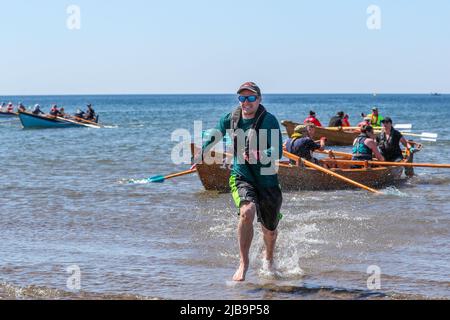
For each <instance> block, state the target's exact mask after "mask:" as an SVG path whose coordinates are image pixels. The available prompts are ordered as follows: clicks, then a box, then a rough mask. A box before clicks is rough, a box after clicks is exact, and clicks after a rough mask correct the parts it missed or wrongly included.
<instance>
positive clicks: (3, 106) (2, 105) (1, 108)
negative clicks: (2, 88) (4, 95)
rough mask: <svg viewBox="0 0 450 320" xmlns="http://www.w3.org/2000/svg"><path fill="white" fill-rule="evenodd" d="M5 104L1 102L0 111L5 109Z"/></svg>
mask: <svg viewBox="0 0 450 320" xmlns="http://www.w3.org/2000/svg"><path fill="white" fill-rule="evenodd" d="M5 106H6V103H4V102H2V104H1V105H0V111H3V108H5Z"/></svg>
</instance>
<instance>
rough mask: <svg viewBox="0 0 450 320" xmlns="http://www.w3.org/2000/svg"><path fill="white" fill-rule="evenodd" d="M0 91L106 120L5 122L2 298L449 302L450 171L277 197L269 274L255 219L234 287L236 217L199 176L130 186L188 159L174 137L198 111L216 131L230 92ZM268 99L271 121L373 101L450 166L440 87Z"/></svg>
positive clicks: (356, 115)
mask: <svg viewBox="0 0 450 320" xmlns="http://www.w3.org/2000/svg"><path fill="white" fill-rule="evenodd" d="M0 100H3V101H5V102H9V101H12V102H14V103H17V102H22V103H24V104H25V105H27V106H32V105H34V104H35V103H39V104H41V106H44V109H45V110H46V111H49V107H50V105H51V104H53V103H57V104H58V105H60V106H64V107H65V110H66V112H74V111H75V110H76V109H77V108H85V105H86V103H92V104H93V106H94V108H95V110H96V111H97V112H98V113H99V114H100V122H102V123H103V124H105V125H107V127H106V128H103V129H85V128H77V129H45V130H24V129H22V127H21V125H20V122H19V120H18V119H0V136H1V137H2V141H1V144H0V160H1V165H2V174H1V175H0V195H1V197H0V199H1V200H0V219H1V222H0V299H2V298H3V299H22V298H23V299H38V298H46V299H77V298H88V299H90V298H92V299H96V298H100V299H102V298H104V299H107V298H113V299H133V298H136V299H147V298H156V299H371V298H374V299H379V298H382V299H383V298H387V299H390V298H400V299H410V298H446V299H449V298H450V293H449V292H450V290H449V288H450V263H449V262H450V260H449V259H450V258H449V257H450V200H449V194H450V170H446V169H416V173H417V176H416V177H414V178H413V179H411V180H409V181H408V182H407V183H405V184H402V185H400V186H397V187H389V188H387V189H384V190H383V191H384V193H385V194H384V195H382V196H374V195H372V194H368V193H367V192H365V191H358V190H356V191H355V190H353V191H351V190H346V191H331V192H286V193H285V194H284V203H283V208H282V211H283V214H284V219H283V220H282V222H281V223H280V229H279V231H280V235H279V242H278V246H277V253H276V260H277V265H278V269H279V273H278V275H277V276H276V277H273V276H267V275H266V274H265V273H264V272H262V271H261V265H262V263H261V255H262V249H263V243H262V240H261V233H260V230H259V228H256V229H255V230H256V233H255V238H254V243H253V245H252V248H251V252H252V255H251V267H250V271H249V274H248V281H246V282H245V283H242V284H233V283H232V282H230V280H231V276H232V275H233V273H234V271H235V268H236V267H237V265H238V261H239V256H238V248H237V239H236V226H237V222H238V220H237V216H236V210H235V209H234V208H233V204H232V200H231V197H230V195H229V194H216V193H211V192H206V191H204V189H203V187H202V185H201V183H200V181H199V179H198V177H197V175H196V174H194V175H189V176H185V177H180V178H177V179H174V180H170V181H166V182H165V183H163V184H126V183H124V181H127V180H128V179H142V178H146V177H149V176H153V175H158V174H168V173H172V172H177V171H181V170H186V169H188V166H187V165H174V164H173V163H172V162H171V160H170V159H171V150H172V148H173V147H174V145H175V144H176V142H172V141H171V133H172V132H173V131H174V130H176V129H180V128H184V129H187V130H190V131H192V128H193V123H194V121H195V120H201V121H203V124H204V127H205V128H207V127H212V126H214V125H215V124H216V122H217V120H218V119H219V117H220V116H221V115H222V114H224V113H225V112H229V111H231V110H232V109H233V107H234V106H235V105H236V104H237V103H236V97H235V96H234V95H129V96H122V95H114V96H35V97H34V96H21V97H0ZM263 104H264V105H265V106H266V108H267V109H268V110H269V111H270V112H272V113H273V114H274V115H275V116H276V117H277V118H278V119H279V120H280V121H281V120H284V119H289V120H294V121H303V119H304V118H305V117H306V116H307V115H308V112H309V110H311V109H313V110H315V111H316V113H317V115H318V118H319V119H320V120H321V121H322V123H324V124H326V123H328V121H329V119H330V117H331V116H333V115H334V114H335V113H336V112H337V111H340V110H343V111H345V112H346V113H348V114H349V115H350V122H351V123H352V124H354V125H356V124H357V123H358V122H360V121H361V116H360V114H361V112H365V113H370V109H371V107H372V106H377V107H378V108H379V109H380V113H381V114H382V115H384V116H390V117H391V118H393V119H394V122H396V123H411V124H413V132H414V133H421V132H434V133H438V134H439V137H438V141H437V142H423V143H424V149H423V151H422V152H420V153H419V154H417V157H416V162H430V163H450V149H449V148H450V126H449V121H450V96H449V95H440V96H431V95H383V94H379V95H376V96H374V95H370V94H367V95H333V94H330V95H266V96H264V101H263ZM335 149H336V148H335ZM338 150H349V147H347V148H345V147H344V148H338ZM371 266H372V267H371ZM373 266H375V267H373ZM77 268H78V269H77ZM368 268H369V270H379V271H380V286H379V287H376V288H374V287H370V286H369V288H368V285H367V281H368V279H369V277H370V276H371V274H368V272H367V271H368ZM374 268H375V269H374ZM74 270H76V271H74ZM77 270H79V275H80V277H79V278H77V275H78V272H77ZM74 277H75V278H74ZM74 279H75V280H77V279H79V282H76V281H75V280H74ZM74 281H75V282H74ZM74 284H75V285H74ZM78 284H79V286H78ZM78 289H79V290H78Z"/></svg>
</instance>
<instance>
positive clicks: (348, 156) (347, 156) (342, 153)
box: [314, 150, 352, 158]
mask: <svg viewBox="0 0 450 320" xmlns="http://www.w3.org/2000/svg"><path fill="white" fill-rule="evenodd" d="M314 152H317V153H324V154H330V153H332V154H334V155H335V156H339V157H346V158H351V157H352V154H351V153H346V152H339V151H331V150H324V151H320V150H314Z"/></svg>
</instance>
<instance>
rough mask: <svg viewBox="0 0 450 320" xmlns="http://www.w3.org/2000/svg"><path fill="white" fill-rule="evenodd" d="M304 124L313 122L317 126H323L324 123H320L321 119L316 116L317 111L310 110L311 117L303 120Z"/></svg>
mask: <svg viewBox="0 0 450 320" xmlns="http://www.w3.org/2000/svg"><path fill="white" fill-rule="evenodd" d="M303 123H304V124H307V123H313V124H314V125H315V126H316V127H321V126H322V124H321V123H320V121H319V119H317V118H316V112H314V111H313V110H311V111H309V117H308V118H306V119H305V121H303Z"/></svg>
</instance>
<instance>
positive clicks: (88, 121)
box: [71, 116, 99, 126]
mask: <svg viewBox="0 0 450 320" xmlns="http://www.w3.org/2000/svg"><path fill="white" fill-rule="evenodd" d="M71 117H72V118H74V119H75V120H78V121H83V122H86V123H91V124H95V125H97V126H98V125H99V124H98V123H97V122H94V121H90V120H86V119H83V118H80V117H75V116H71Z"/></svg>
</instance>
